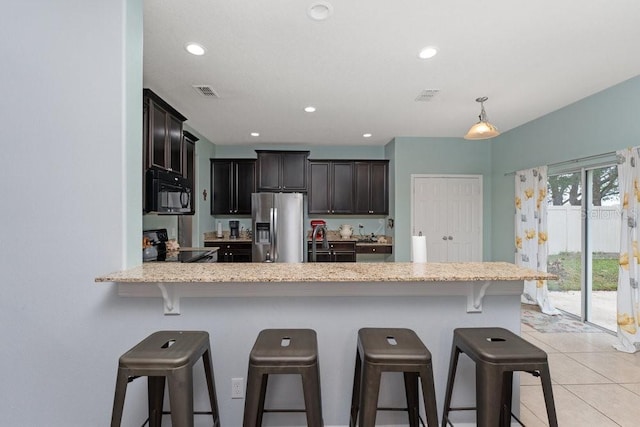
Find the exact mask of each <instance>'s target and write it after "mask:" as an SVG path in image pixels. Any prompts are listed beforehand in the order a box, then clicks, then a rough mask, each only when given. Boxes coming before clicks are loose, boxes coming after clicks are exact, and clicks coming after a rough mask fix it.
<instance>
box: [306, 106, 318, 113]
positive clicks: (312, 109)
mask: <svg viewBox="0 0 640 427" xmlns="http://www.w3.org/2000/svg"><path fill="white" fill-rule="evenodd" d="M304 111H306V112H307V113H313V112H314V111H316V107H312V106H311V105H309V106H308V107H304Z"/></svg>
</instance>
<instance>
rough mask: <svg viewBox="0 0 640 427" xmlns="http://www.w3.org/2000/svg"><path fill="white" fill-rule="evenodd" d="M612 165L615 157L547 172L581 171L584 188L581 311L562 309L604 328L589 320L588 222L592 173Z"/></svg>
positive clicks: (548, 174)
mask: <svg viewBox="0 0 640 427" xmlns="http://www.w3.org/2000/svg"><path fill="white" fill-rule="evenodd" d="M612 166H617V163H616V161H615V160H614V159H611V158H609V159H606V160H602V161H599V162H593V163H592V164H586V165H582V166H574V167H565V168H557V169H556V170H554V168H553V167H552V166H550V167H549V170H548V173H547V176H548V177H551V176H557V175H564V174H571V173H580V186H581V188H582V197H581V199H580V212H581V215H580V218H581V224H580V230H581V233H580V234H581V236H580V238H581V242H580V249H581V250H580V254H581V256H580V264H581V274H580V313H579V314H576V313H570V312H567V311H566V310H563V309H560V310H562V311H564V312H566V313H568V314H570V315H573V316H576V317H578V318H580V320H581V321H582V322H583V323H589V324H591V325H594V326H597V327H600V328H602V327H603V326H601V325H598V324H596V323H593V322H592V321H591V320H588V319H590V318H591V317H592V316H591V312H592V291H593V263H592V259H593V248H592V242H591V239H590V238H589V237H590V235H589V232H590V229H589V224H588V222H589V218H590V216H591V215H590V212H591V210H590V209H589V207H590V206H591V205H592V203H591V199H592V198H593V179H592V176H591V173H592V171H593V170H596V169H600V168H606V167H612ZM547 179H548V178H547ZM587 203H589V204H587Z"/></svg>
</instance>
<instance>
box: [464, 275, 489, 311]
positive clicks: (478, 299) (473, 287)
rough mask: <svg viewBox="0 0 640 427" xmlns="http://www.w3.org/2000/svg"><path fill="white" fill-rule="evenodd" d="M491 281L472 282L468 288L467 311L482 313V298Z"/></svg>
mask: <svg viewBox="0 0 640 427" xmlns="http://www.w3.org/2000/svg"><path fill="white" fill-rule="evenodd" d="M489 285H491V281H489V280H486V281H484V282H471V283H469V284H468V286H469V287H468V289H467V313H482V300H483V299H484V295H485V293H486V292H487V288H488V287H489Z"/></svg>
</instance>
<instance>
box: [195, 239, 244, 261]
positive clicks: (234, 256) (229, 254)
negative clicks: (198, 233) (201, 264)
mask: <svg viewBox="0 0 640 427" xmlns="http://www.w3.org/2000/svg"><path fill="white" fill-rule="evenodd" d="M204 245H205V247H215V246H218V247H219V248H220V249H219V250H218V262H251V261H252V256H251V242H233V243H229V242H224V243H216V242H205V243H204Z"/></svg>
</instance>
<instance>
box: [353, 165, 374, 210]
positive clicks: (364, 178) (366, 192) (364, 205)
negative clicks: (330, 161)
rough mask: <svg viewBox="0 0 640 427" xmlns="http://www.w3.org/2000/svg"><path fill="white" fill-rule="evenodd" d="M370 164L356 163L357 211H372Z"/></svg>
mask: <svg viewBox="0 0 640 427" xmlns="http://www.w3.org/2000/svg"><path fill="white" fill-rule="evenodd" d="M369 166H370V164H369V162H356V163H355V208H354V212H355V213H359V214H369V213H371V212H370V211H371V209H370V208H369V200H370V195H371V181H370V179H369V176H370V171H369Z"/></svg>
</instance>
